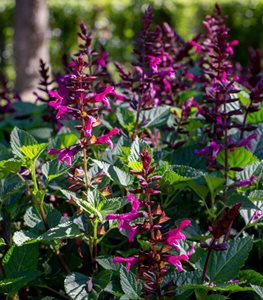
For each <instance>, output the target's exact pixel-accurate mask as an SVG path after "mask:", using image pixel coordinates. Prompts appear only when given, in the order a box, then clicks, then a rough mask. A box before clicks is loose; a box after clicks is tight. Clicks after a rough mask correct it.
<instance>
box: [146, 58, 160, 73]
mask: <svg viewBox="0 0 263 300" xmlns="http://www.w3.org/2000/svg"><path fill="white" fill-rule="evenodd" d="M148 58H149V65H150V68H152V70H153V72H154V73H157V72H158V65H159V64H160V63H161V61H162V60H161V58H160V57H155V56H152V55H148Z"/></svg>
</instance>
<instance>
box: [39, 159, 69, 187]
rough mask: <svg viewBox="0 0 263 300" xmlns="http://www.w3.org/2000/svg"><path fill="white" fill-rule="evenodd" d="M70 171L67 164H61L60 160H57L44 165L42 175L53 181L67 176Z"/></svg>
mask: <svg viewBox="0 0 263 300" xmlns="http://www.w3.org/2000/svg"><path fill="white" fill-rule="evenodd" d="M69 169H70V167H69V166H68V165H67V164H66V163H65V162H63V163H59V161H58V159H57V158H55V159H53V160H51V161H49V162H46V163H44V164H43V166H42V173H43V174H44V175H45V177H46V178H47V180H48V181H51V180H53V179H56V178H58V177H60V176H61V175H63V174H65V173H66V172H67V171H68V170H69Z"/></svg>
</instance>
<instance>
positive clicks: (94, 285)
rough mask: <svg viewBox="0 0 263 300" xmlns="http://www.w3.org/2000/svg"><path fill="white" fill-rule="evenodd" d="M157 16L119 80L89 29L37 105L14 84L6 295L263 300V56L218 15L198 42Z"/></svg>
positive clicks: (6, 197) (6, 193) (0, 109)
mask: <svg viewBox="0 0 263 300" xmlns="http://www.w3.org/2000/svg"><path fill="white" fill-rule="evenodd" d="M171 3H172V2H171ZM54 5H55V4H54ZM127 5H128V4H127ZM112 7H114V2H112ZM157 8H158V7H157ZM114 9H115V10H116V11H117V10H118V7H114ZM125 11H126V10H125ZM127 14H128V12H127ZM158 17H160V15H158ZM158 17H157V18H156V19H155V17H154V14H153V10H152V8H151V7H150V6H149V7H145V12H144V14H143V17H142V20H141V21H140V22H138V23H139V24H137V26H138V27H140V29H139V30H138V31H137V33H136V36H135V37H134V42H133V46H132V48H133V52H132V53H133V56H132V64H131V63H130V62H129V61H128V62H126V64H127V67H126V66H124V65H123V64H121V62H120V61H121V59H119V61H118V62H116V63H115V74H117V75H118V81H115V78H114V77H113V76H112V73H111V72H109V67H110V66H111V65H110V66H109V65H108V60H110V59H111V53H109V52H107V51H105V49H104V48H103V47H100V46H99V47H96V43H94V42H93V39H92V35H91V33H90V32H89V31H88V29H87V26H86V25H85V23H84V22H81V23H80V28H79V29H78V37H79V39H78V45H77V46H75V48H76V52H75V53H74V54H73V55H72V56H71V58H70V59H69V62H68V63H67V64H65V65H64V69H63V68H61V69H60V72H59V73H60V74H61V75H59V76H58V75H57V76H56V77H54V78H55V79H53V78H50V76H49V69H48V66H47V65H46V64H45V63H44V62H41V64H40V73H41V82H40V83H39V89H38V90H37V91H36V93H35V96H36V102H35V103H26V102H22V101H21V100H20V99H19V95H13V93H12V90H11V89H10V88H9V87H8V84H2V85H1V90H0V97H1V99H0V129H1V130H0V208H1V209H0V297H1V299H2V298H3V299H10V300H18V299H22V300H24V299H25V300H28V299H36V300H38V299H39V300H40V299H41V300H50V299H74V300H83V299H92V300H95V299H100V300H103V299H112V300H114V299H121V300H128V299H130V300H140V299H158V300H161V299H162V300H164V299H180V300H187V299H197V300H213V299H214V300H223V299H253V300H258V299H260V298H262V296H263V276H262V274H261V273H262V265H263V264H262V252H261V251H260V249H261V248H262V241H263V240H262V229H261V228H262V224H263V223H262V220H263V218H262V206H263V181H262V179H263V138H262V137H263V126H262V122H263V106H262V103H263V76H262V72H261V69H260V60H261V56H260V52H259V51H258V50H255V49H254V50H251V51H250V59H249V61H250V62H249V65H248V66H242V65H241V64H239V67H238V68H237V67H236V64H235V63H234V61H233V58H234V50H235V49H237V47H238V40H236V39H231V35H230V30H229V28H228V27H227V26H226V23H225V18H224V16H223V14H222V12H221V10H220V7H219V6H218V5H216V6H215V8H214V11H212V10H211V12H210V14H209V15H208V16H206V17H205V18H204V22H203V25H204V31H203V34H197V35H195V36H194V37H191V38H190V39H189V40H184V39H182V37H181V36H180V35H179V34H178V33H177V32H176V31H175V30H174V29H173V28H172V27H171V26H170V25H169V24H168V23H167V22H165V23H159V22H158ZM61 22H62V21H61ZM62 23H63V24H64V21H63V22H62ZM66 23H67V25H69V26H72V24H74V23H73V21H69V22H66ZM157 23H159V25H156V24H157ZM200 23H201V22H200ZM122 27H124V26H122ZM72 28H74V26H73V27H72ZM132 35H133V34H132ZM132 35H131V36H132ZM104 42H105V41H104ZM113 46H114V43H113V44H112V45H111V46H110V47H113ZM117 46H118V45H117ZM117 46H116V48H117V50H116V53H117V52H118V47H117ZM129 47H131V46H129ZM105 48H106V49H108V48H107V45H105ZM109 49H110V48H109ZM127 51H128V50H127ZM116 53H115V55H116V57H117V58H118V55H117V54H116ZM60 55H62V53H61V51H60ZM125 55H126V54H124V55H123V56H122V59H124V58H125V57H126V56H125ZM116 57H114V56H113V58H116ZM3 83H4V82H3Z"/></svg>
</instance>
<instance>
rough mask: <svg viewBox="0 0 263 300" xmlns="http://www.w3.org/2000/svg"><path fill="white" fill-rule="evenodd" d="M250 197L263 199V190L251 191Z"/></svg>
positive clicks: (255, 199) (253, 199)
mask: <svg viewBox="0 0 263 300" xmlns="http://www.w3.org/2000/svg"><path fill="white" fill-rule="evenodd" d="M248 198H249V199H250V200H251V201H263V190H256V191H252V192H250V194H249V195H248Z"/></svg>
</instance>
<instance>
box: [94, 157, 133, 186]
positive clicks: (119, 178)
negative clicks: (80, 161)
mask: <svg viewBox="0 0 263 300" xmlns="http://www.w3.org/2000/svg"><path fill="white" fill-rule="evenodd" d="M92 161H93V162H94V163H95V164H96V165H97V166H98V167H99V168H100V169H102V170H103V171H104V172H105V174H106V176H108V177H109V178H110V179H111V180H112V181H114V182H116V183H117V184H119V185H122V186H130V185H131V184H132V182H133V177H132V175H131V174H129V173H127V172H125V171H123V170H121V169H120V168H118V167H116V166H112V165H110V164H108V163H106V162H104V161H99V160H97V159H92Z"/></svg>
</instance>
